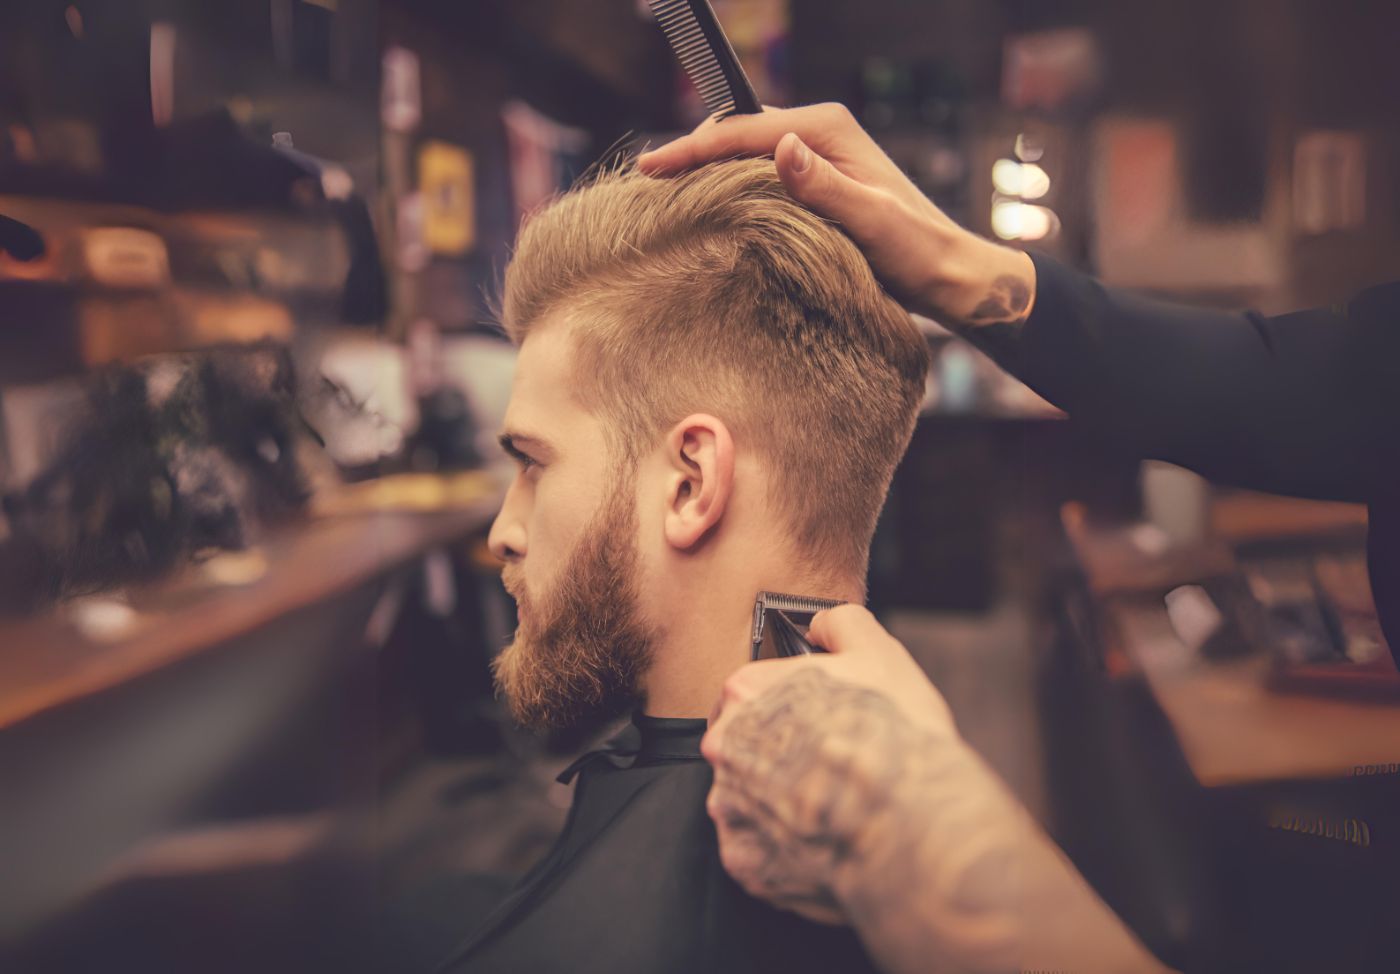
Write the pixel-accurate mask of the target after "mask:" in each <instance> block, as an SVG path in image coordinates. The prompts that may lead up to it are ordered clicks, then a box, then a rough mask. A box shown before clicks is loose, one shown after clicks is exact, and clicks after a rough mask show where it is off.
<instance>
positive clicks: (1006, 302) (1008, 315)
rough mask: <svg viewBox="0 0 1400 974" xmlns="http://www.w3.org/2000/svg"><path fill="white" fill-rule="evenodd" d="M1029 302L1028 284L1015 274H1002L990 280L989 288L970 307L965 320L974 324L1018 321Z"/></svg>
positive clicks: (1029, 291) (1029, 290)
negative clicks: (970, 311) (980, 299)
mask: <svg viewBox="0 0 1400 974" xmlns="http://www.w3.org/2000/svg"><path fill="white" fill-rule="evenodd" d="M1030 304H1031V288H1030V285H1029V284H1027V283H1026V281H1025V280H1024V279H1023V278H1020V277H1017V276H1016V275H1015V274H1003V275H1001V276H1000V277H998V278H997V279H996V280H995V281H993V282H992V287H991V290H990V291H989V292H988V293H987V295H986V296H985V297H983V298H982V301H981V303H980V304H978V305H977V307H975V308H973V309H972V313H971V314H970V315H968V319H967V320H968V323H969V324H971V325H974V326H978V325H983V324H990V323H993V322H1013V321H1020V320H1021V319H1022V318H1023V317H1024V316H1025V314H1026V309H1027V308H1029V307H1030Z"/></svg>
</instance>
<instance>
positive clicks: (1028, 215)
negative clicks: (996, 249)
mask: <svg viewBox="0 0 1400 974" xmlns="http://www.w3.org/2000/svg"><path fill="white" fill-rule="evenodd" d="M1059 226H1060V218H1059V217H1058V216H1056V215H1055V213H1054V211H1052V210H1049V209H1046V208H1045V207H1043V206H1032V205H1031V204H1029V203H1022V202H1020V201H1019V200H1002V201H1000V202H998V203H997V204H996V205H995V206H993V207H992V232H993V233H995V234H996V235H997V236H998V237H1000V238H1001V239H1003V240H1043V239H1044V238H1045V237H1048V236H1049V235H1050V234H1052V233H1053V232H1055V231H1056V230H1057V229H1059Z"/></svg>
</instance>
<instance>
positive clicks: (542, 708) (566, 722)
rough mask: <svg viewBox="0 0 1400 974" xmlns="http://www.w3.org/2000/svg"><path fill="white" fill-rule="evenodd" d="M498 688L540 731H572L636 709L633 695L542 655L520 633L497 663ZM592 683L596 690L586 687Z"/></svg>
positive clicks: (519, 717) (518, 716)
mask: <svg viewBox="0 0 1400 974" xmlns="http://www.w3.org/2000/svg"><path fill="white" fill-rule="evenodd" d="M492 669H493V670H494V673H495V678H496V694H497V696H499V697H503V698H504V699H505V703H506V707H507V709H508V710H509V711H510V715H511V718H512V719H513V720H514V721H515V722H516V723H517V724H519V725H520V726H522V727H525V728H528V729H529V730H533V731H541V732H556V733H557V732H568V731H577V730H583V729H589V728H595V727H599V726H601V725H603V724H605V723H608V722H610V721H612V720H614V719H616V718H618V717H620V716H622V715H623V714H626V713H628V712H629V711H630V710H632V709H633V708H634V707H635V706H636V704H637V700H636V698H635V697H634V696H631V695H628V694H624V693H620V692H610V691H609V690H608V689H607V688H603V687H600V686H599V685H598V684H597V683H596V681H595V680H591V679H588V678H585V677H582V675H581V674H571V675H569V676H567V677H566V675H565V674H562V673H560V672H559V670H558V669H557V668H554V667H549V666H548V664H546V663H543V662H542V661H541V660H540V659H539V658H538V649H537V648H536V647H535V646H534V645H533V644H532V643H529V642H526V641H522V640H521V639H519V638H517V639H516V641H515V642H513V643H511V644H510V645H509V646H507V647H506V648H505V649H503V650H501V652H500V654H499V655H498V656H497V657H496V659H495V661H494V663H493V664H492ZM589 684H593V686H592V690H593V692H591V693H581V692H580V689H581V687H585V686H588V685H589Z"/></svg>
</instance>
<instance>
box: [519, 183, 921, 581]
mask: <svg viewBox="0 0 1400 974" xmlns="http://www.w3.org/2000/svg"><path fill="white" fill-rule="evenodd" d="M501 312H502V322H503V324H504V325H505V328H506V332H507V334H508V335H509V336H510V338H511V340H512V341H513V342H515V343H516V344H520V343H521V342H523V341H524V340H525V337H526V335H527V334H528V333H529V331H530V329H531V327H533V326H534V325H536V324H538V323H539V322H540V321H542V320H543V319H544V318H546V317H547V316H550V315H553V314H556V313H560V312H563V313H565V314H567V316H568V319H569V321H570V322H571V323H572V324H573V325H574V328H575V335H576V336H577V339H576V341H577V356H578V358H577V361H576V363H575V366H574V371H575V377H576V380H577V388H578V396H579V399H580V401H581V403H582V405H583V406H584V407H585V408H587V409H589V410H590V411H591V412H594V413H596V414H598V415H600V416H602V417H604V418H605V419H606V420H608V426H609V435H610V437H611V438H612V442H613V445H614V452H615V454H616V455H617V457H618V459H619V462H620V463H623V464H626V465H631V464H635V462H636V461H637V459H638V458H639V457H641V456H642V455H644V454H645V453H646V452H648V451H650V450H652V449H654V448H655V447H656V446H657V445H658V443H659V442H660V438H661V436H662V435H663V434H664V433H665V432H666V431H667V430H668V429H670V427H671V426H673V425H674V424H675V423H677V422H678V421H680V420H681V419H683V418H685V417H686V416H687V415H689V414H690V413H692V412H707V413H711V414H713V415H715V416H717V417H718V418H720V419H721V420H723V421H724V423H725V424H726V425H727V426H728V427H729V430H730V432H731V434H732V435H733V437H734V441H735V446H736V448H737V449H739V450H749V451H752V452H753V454H755V455H756V456H757V457H758V458H759V459H760V461H761V462H762V463H763V464H764V465H765V466H766V468H767V469H768V470H769V471H770V478H769V485H770V486H769V496H768V501H769V504H770V508H771V509H772V510H773V511H775V512H776V513H777V514H778V516H780V517H782V518H783V519H784V520H785V522H786V524H785V527H786V529H787V530H788V531H789V532H790V535H791V537H792V540H793V544H794V546H795V549H794V551H795V553H796V554H798V555H799V556H801V557H803V558H805V559H810V560H811V561H812V563H813V565H814V567H815V566H818V565H819V566H825V570H820V571H818V572H817V573H816V576H817V577H828V576H833V575H834V576H836V577H841V576H844V575H845V574H847V573H860V574H862V575H863V572H864V570H865V567H866V562H867V560H868V558H869V552H870V539H871V536H872V535H873V534H874V531H875V521H876V518H877V517H878V515H879V512H880V508H881V506H882V504H883V503H884V499H885V494H886V492H887V491H888V490H889V484H890V479H891V477H892V476H893V474H894V469H895V467H896V465H897V464H898V463H899V460H900V458H901V457H902V456H903V454H904V450H905V448H906V447H907V446H908V444H909V438H910V436H911V435H912V433H913V429H914V422H915V419H916V417H917V414H918V408H919V403H920V402H921V401H922V399H923V392H924V381H925V378H926V376H927V373H928V367H929V352H928V345H927V344H926V343H925V341H924V339H923V337H922V336H921V335H920V334H919V332H918V329H917V328H915V326H914V324H913V322H912V321H910V319H909V315H908V314H907V313H905V312H904V311H903V309H901V308H900V306H899V305H898V304H897V303H895V301H894V300H893V299H892V298H890V296H889V295H888V294H886V293H885V291H884V290H883V289H882V288H881V287H880V285H879V283H878V282H877V281H876V280H875V276H874V274H873V273H872V271H871V269H870V265H869V264H868V263H866V261H865V259H864V258H863V257H862V256H861V254H860V252H859V251H858V250H857V249H856V247H855V245H854V244H853V243H851V241H850V240H849V239H847V238H846V236H845V235H844V234H842V233H841V232H840V230H838V229H837V228H836V227H834V226H832V225H831V224H829V223H827V222H825V221H823V220H822V219H820V218H819V217H817V216H815V215H814V214H812V213H811V212H810V211H808V210H807V209H805V208H803V207H802V206H801V205H799V204H798V203H796V202H794V201H793V199H792V198H791V197H790V196H788V194H787V192H786V190H785V189H784V188H783V185H782V182H781V181H780V180H779V179H778V175H777V172H776V170H775V169H774V166H773V163H772V161H770V160H741V161H732V162H723V163H717V164H713V165H708V166H705V167H702V168H700V169H697V170H695V171H693V172H690V173H687V174H685V175H682V176H678V177H675V178H671V179H655V178H651V177H648V176H644V175H641V174H640V173H638V172H636V171H635V170H634V169H632V168H630V167H625V168H622V169H619V170H616V171H611V172H605V173H603V174H602V175H600V176H598V177H597V178H595V179H594V180H592V181H590V182H588V183H586V184H584V185H582V186H580V187H576V188H575V189H574V190H572V191H571V192H569V193H567V194H565V195H564V196H562V197H561V198H559V199H558V200H556V201H554V202H553V203H551V204H550V205H548V206H546V207H544V208H543V209H541V210H540V211H539V212H537V213H535V214H534V215H533V216H532V217H531V218H530V219H529V220H528V221H526V223H525V225H524V227H523V228H522V230H521V233H520V237H519V240H518V242H517V245H516V250H515V254H514V256H513V258H512V260H511V262H510V264H509V266H508V267H507V269H506V275H505V286H504V294H503V301H502V305H501ZM837 573H839V574H837Z"/></svg>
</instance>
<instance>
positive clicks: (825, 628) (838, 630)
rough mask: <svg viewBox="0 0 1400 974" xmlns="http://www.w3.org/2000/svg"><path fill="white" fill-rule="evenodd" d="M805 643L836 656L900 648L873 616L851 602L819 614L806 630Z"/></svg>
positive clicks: (861, 606)
mask: <svg viewBox="0 0 1400 974" xmlns="http://www.w3.org/2000/svg"><path fill="white" fill-rule="evenodd" d="M807 639H808V641H809V642H812V643H814V644H815V645H817V646H820V647H821V648H822V649H824V650H826V651H827V652H828V653H836V654H841V653H860V652H870V651H882V652H883V651H887V650H888V649H890V648H891V647H899V642H898V641H897V640H896V639H895V638H894V637H893V636H891V635H890V634H889V632H887V631H886V629H885V627H884V626H882V625H880V621H879V620H878V619H876V618H875V616H874V614H873V613H871V611H870V610H869V609H867V608H866V607H865V606H863V605H856V604H855V603H854V602H848V603H846V604H844V605H838V606H836V607H834V608H831V609H823V610H822V611H820V612H818V613H817V614H816V615H815V616H813V617H812V624H811V626H810V627H808V629H807Z"/></svg>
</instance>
